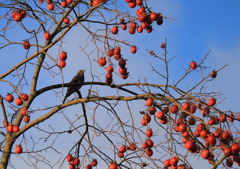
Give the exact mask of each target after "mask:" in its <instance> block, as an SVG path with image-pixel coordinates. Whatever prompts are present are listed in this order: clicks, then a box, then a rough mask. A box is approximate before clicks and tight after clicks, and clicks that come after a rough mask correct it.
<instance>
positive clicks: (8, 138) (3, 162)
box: [0, 134, 15, 169]
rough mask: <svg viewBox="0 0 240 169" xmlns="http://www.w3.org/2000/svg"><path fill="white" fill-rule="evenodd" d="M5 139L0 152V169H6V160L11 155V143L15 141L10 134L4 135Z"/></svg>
mask: <svg viewBox="0 0 240 169" xmlns="http://www.w3.org/2000/svg"><path fill="white" fill-rule="evenodd" d="M5 138H6V141H5V145H4V146H3V147H4V148H3V150H2V151H3V152H2V158H1V163H0V169H6V168H7V166H8V161H9V158H10V156H11V149H12V146H13V143H14V142H15V141H13V140H14V139H12V136H11V135H10V134H8V135H6V137H5Z"/></svg>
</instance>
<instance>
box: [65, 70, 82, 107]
mask: <svg viewBox="0 0 240 169" xmlns="http://www.w3.org/2000/svg"><path fill="white" fill-rule="evenodd" d="M85 71H86V70H82V69H81V70H79V71H78V72H77V74H76V76H74V77H73V79H72V80H71V82H70V83H83V82H84V72H85ZM81 87H82V85H79V86H70V87H68V89H67V93H66V95H65V97H64V99H63V103H64V102H65V101H66V99H67V97H69V96H70V95H71V94H73V93H74V92H77V93H80V92H79V89H80V88H81Z"/></svg>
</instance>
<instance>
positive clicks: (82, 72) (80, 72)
mask: <svg viewBox="0 0 240 169" xmlns="http://www.w3.org/2000/svg"><path fill="white" fill-rule="evenodd" d="M85 71H86V70H82V69H80V70H79V71H78V72H77V74H84V72H85Z"/></svg>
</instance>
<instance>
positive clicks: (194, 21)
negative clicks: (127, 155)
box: [0, 0, 240, 169]
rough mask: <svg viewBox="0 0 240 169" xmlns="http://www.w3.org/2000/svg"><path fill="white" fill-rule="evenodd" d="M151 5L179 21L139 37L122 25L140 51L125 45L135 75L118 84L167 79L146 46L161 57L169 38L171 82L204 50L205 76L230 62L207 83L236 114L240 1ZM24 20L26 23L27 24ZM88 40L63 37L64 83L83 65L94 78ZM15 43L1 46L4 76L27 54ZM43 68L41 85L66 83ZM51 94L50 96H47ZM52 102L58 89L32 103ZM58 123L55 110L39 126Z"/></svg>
mask: <svg viewBox="0 0 240 169" xmlns="http://www.w3.org/2000/svg"><path fill="white" fill-rule="evenodd" d="M43 5H46V4H43ZM122 5H123V6H122V7H121V9H124V10H129V8H128V6H127V4H126V3H122ZM149 6H150V7H152V8H151V9H152V11H155V12H161V13H162V14H163V15H164V16H166V17H169V18H172V19H175V21H172V20H167V19H165V20H164V23H163V25H162V26H157V25H156V24H154V26H153V29H154V31H153V32H152V33H151V34H148V33H146V32H143V33H142V34H137V33H136V35H135V36H132V35H129V34H128V32H127V31H126V32H124V31H123V30H121V29H120V31H119V34H118V36H119V38H121V39H128V40H129V41H131V42H132V44H134V45H136V46H137V47H138V48H139V49H138V52H137V53H136V54H134V55H133V54H130V52H129V47H126V46H124V47H122V48H123V56H124V58H126V59H128V61H127V68H128V70H129V72H130V76H131V78H129V79H127V80H126V81H123V80H121V79H119V77H117V76H115V77H114V81H115V83H117V84H119V83H125V82H137V81H138V80H139V79H140V80H141V81H143V80H144V79H145V78H146V80H147V81H148V82H150V83H164V79H162V78H161V77H158V76H156V74H155V75H154V74H153V75H151V73H152V71H151V67H150V63H151V64H153V65H154V66H156V67H157V68H158V70H159V71H161V72H164V70H165V68H164V67H163V64H162V63H160V62H156V60H154V59H153V58H152V57H150V56H149V54H148V52H147V50H154V52H155V53H156V54H157V55H161V54H162V53H163V51H162V50H161V49H160V48H159V46H160V44H161V43H162V42H164V41H165V39H166V38H167V41H168V45H167V50H168V57H169V58H170V57H173V56H176V57H175V59H174V60H172V61H171V62H170V64H169V68H170V83H171V84H173V83H174V82H176V81H177V79H179V78H180V77H181V76H182V75H183V74H184V70H183V67H184V68H186V69H187V68H188V65H189V63H190V62H191V61H192V60H195V61H196V62H197V63H199V62H200V61H201V59H202V58H203V57H204V56H205V54H206V53H208V51H209V50H211V52H210V54H209V56H208V59H207V60H206V61H205V63H204V66H207V67H211V68H210V69H207V70H206V71H204V73H205V75H206V74H208V73H210V71H211V70H213V69H219V68H221V67H222V66H224V65H225V64H228V66H227V67H225V68H224V69H223V70H222V71H220V72H219V73H218V76H217V78H216V79H214V80H213V81H210V82H207V83H206V86H207V91H216V92H218V91H219V92H222V93H223V95H222V96H221V98H220V97H219V100H222V99H224V98H226V99H225V100H224V101H223V102H222V103H221V104H219V105H218V108H221V109H223V110H232V111H233V112H238V111H239V106H238V101H239V96H240V90H239V83H240V74H239V73H238V72H240V66H239V62H240V57H239V55H240V20H239V18H240V10H239V9H240V1H238V0H231V1H227V0H212V1H209V0H202V1H196V0H192V1H189V0H188V1H187V0H181V1H179V0H171V1H169V0H158V1H154V0H152V1H149ZM135 11H136V8H135V9H132V10H131V12H132V13H135ZM0 15H3V13H2V12H1V11H0ZM25 24H27V23H26V22H25ZM3 25H5V21H4V22H3V21H1V20H0V26H1V27H2V26H3ZM13 25H14V24H13ZM17 31H20V30H17ZM76 37H77V38H76ZM8 38H10V39H12V40H14V41H19V42H20V41H21V42H22V40H24V39H27V38H30V37H29V36H28V37H26V36H25V34H21V33H18V34H9V35H8ZM85 38H86V33H85V32H83V31H80V32H79V31H77V28H76V29H75V28H74V29H73V32H71V33H70V34H69V35H68V36H67V37H65V39H64V41H65V42H67V43H65V44H64V45H63V49H64V50H66V51H67V52H68V55H69V57H68V60H67V66H66V68H64V69H63V75H64V76H65V77H64V82H69V81H70V80H71V78H72V76H73V75H75V72H76V71H77V70H78V69H79V68H84V69H87V71H86V75H85V77H86V81H91V80H92V79H91V76H90V71H89V68H90V64H89V62H88V59H87V57H86V56H85V55H84V54H83V53H82V52H81V51H80V48H79V45H81V46H84V44H85ZM1 43H2V39H0V44H1ZM40 43H43V40H41V39H40ZM89 45H90V46H89V47H88V48H87V51H88V52H90V51H92V50H95V48H94V47H93V44H91V43H89ZM14 47H15V48H14V50H12V48H11V47H8V48H6V49H2V50H1V53H0V56H1V57H0V61H1V62H2V63H4V64H3V65H2V66H1V68H0V73H1V74H2V73H3V72H5V71H6V70H9V69H10V68H12V67H13V66H14V64H16V63H17V62H19V61H21V60H23V59H24V58H25V56H26V51H25V50H24V51H23V49H22V46H19V45H14ZM59 50H60V49H59V47H56V48H55V49H54V50H50V51H49V54H51V55H52V56H53V57H54V58H56V56H57V53H58V52H59ZM31 51H34V49H31V50H30V52H31ZM28 55H29V54H28ZM95 56H96V53H92V54H91V55H90V57H91V59H90V60H91V61H92V66H93V67H94V69H93V72H94V73H96V74H98V75H101V74H102V76H100V80H102V81H104V78H105V75H104V73H105V70H104V69H103V68H99V67H98V64H97V63H96V62H94V61H93V59H96V57H95ZM9 58H11V59H9ZM28 70H32V68H31V67H30V66H29V67H28ZM57 71H58V70H57V69H56V72H57ZM43 72H44V73H42V76H41V77H40V78H41V83H40V84H39V88H40V87H43V86H46V85H48V84H56V83H61V82H62V79H61V77H60V76H54V78H53V77H52V76H50V75H49V74H48V72H47V71H46V70H44V71H43ZM29 78H31V74H29ZM6 79H11V80H12V79H13V77H7V78H6ZM200 79H201V74H200V72H199V71H198V70H197V71H194V72H192V73H191V75H189V77H188V78H187V80H186V81H184V83H183V84H181V85H180V86H181V88H182V89H187V87H190V86H192V85H193V84H195V83H196V82H198V81H199V80H200ZM95 81H98V79H97V78H95ZM29 82H30V81H29ZM13 83H14V84H15V85H16V84H17V80H13ZM0 87H1V88H2V89H3V90H1V95H5V93H6V92H7V91H9V90H11V89H10V88H9V87H8V86H7V85H6V84H5V83H0ZM87 88H88V87H83V90H84V89H87ZM98 89H99V90H100V91H99V93H100V94H102V95H104V94H106V88H98ZM94 90H97V88H96V87H94ZM22 91H23V92H26V93H27V92H28V91H29V88H28V86H24V87H23V88H22ZM63 93H64V92H63ZM86 93H87V92H86V91H85V92H84V91H83V95H86ZM50 95H51V97H49V96H50ZM47 96H48V97H47ZM52 100H54V101H55V102H54V104H59V102H58V101H59V100H58V98H57V97H55V93H54V92H49V93H46V94H44V95H43V97H39V99H38V100H36V101H37V103H36V104H35V105H34V106H36V107H35V109H36V108H38V107H37V106H38V105H40V108H44V107H45V105H48V104H50V103H52ZM132 108H133V109H134V110H136V111H137V112H138V111H139V110H138V108H139V103H138V104H136V105H134V104H133V105H132ZM78 109H79V107H77V106H74V107H72V108H69V109H67V111H66V112H74V113H71V115H69V114H68V115H69V119H71V120H74V119H75V118H76V114H77V113H75V111H78ZM121 110H122V111H127V109H126V110H125V109H123V108H122V109H121ZM8 111H9V112H11V110H8ZM40 115H41V111H39V114H34V115H33V117H32V118H33V119H34V118H37V117H38V116H40ZM100 117H101V116H100ZM100 117H99V118H100ZM136 118H137V117H136ZM139 119H140V118H139ZM0 120H1V119H0ZM56 121H57V122H58V121H61V122H63V121H64V118H63V117H62V115H61V113H59V114H57V115H56V116H54V117H53V118H52V119H49V120H47V121H46V125H44V126H43V125H41V126H42V127H46V129H47V128H48V127H47V126H48V124H51V125H53V126H55V127H59V128H61V129H64V127H63V126H58V125H57V124H55V123H56ZM64 123H65V121H64ZM48 129H49V128H48ZM28 132H29V133H28V136H29V137H30V135H33V137H35V136H34V134H36V133H32V132H31V130H30V131H28ZM37 137H39V134H36V138H37ZM78 137H79V136H73V135H69V136H68V137H67V138H64V137H63V136H62V137H61V138H62V139H64V141H69V139H70V140H73V141H74V139H78ZM41 142H42V140H40V141H39V143H41ZM29 144H30V143H29ZM57 145H61V143H60V142H59V143H57ZM38 146H39V147H38V148H41V147H42V145H41V144H40V145H38ZM70 147H71V145H66V146H61V150H62V151H63V152H64V153H67V152H68V150H69V148H70ZM48 153H51V152H48ZM51 158H53V157H50V159H51ZM15 161H16V163H17V162H19V164H21V165H23V164H24V163H23V162H22V161H21V160H20V158H16V156H15V155H14V156H13V161H12V163H14V165H15V166H17V165H16V163H15ZM203 165H206V166H208V165H207V161H203ZM66 166H67V165H66V164H64V167H66ZM42 167H43V166H42ZM44 167H46V166H44ZM198 167H199V166H195V167H194V169H195V168H196V169H198ZM40 168H41V167H40Z"/></svg>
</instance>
